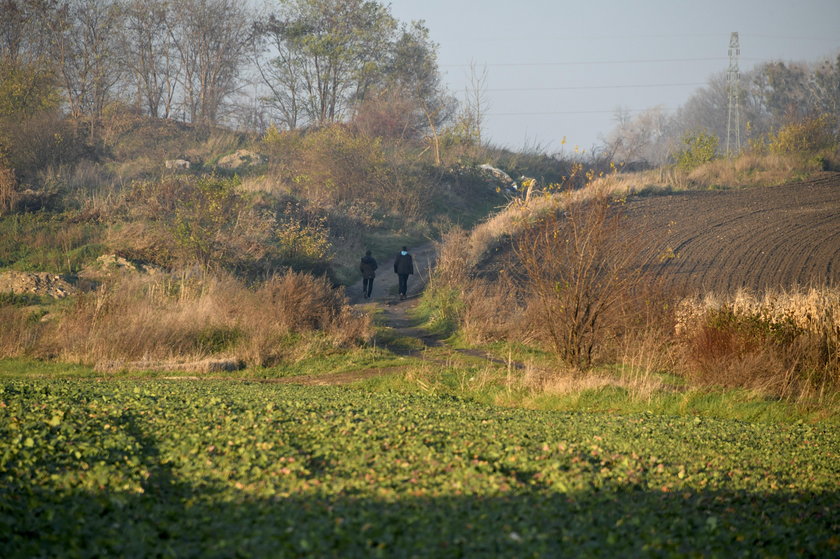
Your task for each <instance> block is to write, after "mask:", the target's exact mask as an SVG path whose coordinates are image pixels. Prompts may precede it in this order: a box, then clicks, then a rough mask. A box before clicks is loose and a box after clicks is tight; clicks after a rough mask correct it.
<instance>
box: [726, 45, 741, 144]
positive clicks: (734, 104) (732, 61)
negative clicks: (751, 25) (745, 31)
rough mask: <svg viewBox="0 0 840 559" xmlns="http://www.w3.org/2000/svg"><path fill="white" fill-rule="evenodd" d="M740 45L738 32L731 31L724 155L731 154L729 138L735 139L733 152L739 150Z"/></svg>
mask: <svg viewBox="0 0 840 559" xmlns="http://www.w3.org/2000/svg"><path fill="white" fill-rule="evenodd" d="M740 54H741V45H740V41H739V40H738V32H737V31H733V32H732V35H730V37H729V70H728V71H727V73H726V75H727V89H728V90H729V114H728V115H727V118H726V156H727V157H729V156H731V155H732V148H731V140H732V139H733V136H734V139H735V142H734V144H735V153H740V152H741V111H740V108H739V106H740V102H739V97H740V96H739V91H738V90H739V82H740V78H741V73H740V71H739V70H738V56H739V55H740Z"/></svg>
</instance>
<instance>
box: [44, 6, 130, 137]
mask: <svg viewBox="0 0 840 559" xmlns="http://www.w3.org/2000/svg"><path fill="white" fill-rule="evenodd" d="M64 15H65V17H61V18H58V19H54V20H52V21H51V22H50V32H51V33H52V37H53V55H54V57H55V62H56V63H57V64H58V67H59V75H60V77H61V83H62V86H63V88H64V91H65V94H66V95H67V102H68V105H69V108H70V114H71V116H72V117H73V118H74V119H81V118H82V117H83V116H85V117H89V118H90V123H91V132H93V130H94V127H95V122H96V120H97V119H98V118H99V117H101V115H102V110H103V109H104V108H105V105H106V104H107V103H108V101H109V100H110V98H111V97H110V96H111V94H112V92H113V88H114V86H115V85H116V84H117V83H118V82H119V81H120V80H121V79H122V77H123V75H124V72H123V68H122V66H121V65H120V64H119V57H118V56H117V53H118V41H117V33H115V31H114V30H115V28H116V27H117V26H118V24H119V21H120V20H119V10H118V6H117V5H116V3H115V2H114V1H113V0H69V2H68V3H67V10H66V12H65V14H64Z"/></svg>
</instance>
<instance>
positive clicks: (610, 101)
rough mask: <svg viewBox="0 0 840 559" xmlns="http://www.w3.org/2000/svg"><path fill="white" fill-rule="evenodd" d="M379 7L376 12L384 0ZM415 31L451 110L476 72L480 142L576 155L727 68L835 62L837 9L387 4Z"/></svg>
mask: <svg viewBox="0 0 840 559" xmlns="http://www.w3.org/2000/svg"><path fill="white" fill-rule="evenodd" d="M385 1H386V3H387V0H385ZM390 4H391V12H392V14H393V15H394V16H395V17H396V18H397V19H399V20H400V21H403V22H408V21H412V20H424V21H425V22H426V25H427V27H428V28H429V30H430V32H431V37H432V40H434V41H435V42H436V43H437V44H438V45H439V61H438V62H439V64H440V68H441V71H442V73H443V75H444V81H445V82H446V84H447V86H448V87H449V89H450V90H451V91H452V92H453V93H454V94H456V95H457V96H458V97H459V98H460V99H462V98H463V97H464V90H465V87H466V84H467V83H468V81H469V75H470V69H469V68H470V64H471V63H474V64H475V66H476V67H477V69H478V70H479V71H482V70H483V69H484V68H486V71H487V74H486V75H487V79H486V85H485V93H486V97H487V101H488V105H489V106H488V110H487V113H488V114H487V118H486V120H485V125H484V132H485V137H488V138H489V140H490V141H491V142H492V143H493V144H495V145H498V146H505V147H509V148H513V149H521V148H523V147H541V148H543V149H546V150H548V151H550V152H553V151H558V150H560V149H561V148H560V139H561V138H563V137H564V136H565V137H566V138H567V144H566V145H565V146H564V147H563V149H565V150H573V149H574V146H575V145H579V146H580V147H581V148H583V149H586V150H587V151H588V150H589V149H590V148H591V147H592V146H593V145H595V144H598V143H600V138H601V137H602V136H605V135H606V134H607V133H608V132H609V131H610V130H611V129H612V127H613V122H614V114H615V110H616V109H617V108H618V107H623V108H626V109H630V110H632V111H638V110H644V109H647V108H651V107H654V106H657V105H661V106H663V107H665V108H667V109H675V108H677V107H679V106H680V105H682V104H683V103H684V102H685V101H686V100H687V99H688V98H689V97H690V96H691V94H692V92H694V91H695V90H696V89H697V88H699V87H701V86H703V85H704V84H705V83H706V82H707V80H708V79H709V78H710V77H711V76H713V75H715V74H717V73H720V72H725V71H726V69H727V67H728V65H729V59H728V53H727V51H728V48H729V39H730V33H731V32H733V31H737V32H738V33H739V35H740V43H741V57H740V68H741V70H742V71H744V70H749V69H750V68H752V67H753V66H755V65H757V64H760V63H761V62H764V61H768V60H784V61H805V62H815V61H818V60H821V59H824V58H826V57H831V58H834V57H836V56H837V55H838V53H840V0H796V1H792V0H636V1H633V0H623V1H622V0H613V1H608V0H562V1H561V0H391V1H390Z"/></svg>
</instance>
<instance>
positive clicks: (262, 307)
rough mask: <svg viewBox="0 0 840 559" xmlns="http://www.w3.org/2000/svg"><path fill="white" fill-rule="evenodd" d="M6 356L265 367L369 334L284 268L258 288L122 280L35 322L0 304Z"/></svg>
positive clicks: (336, 301) (329, 294) (188, 278)
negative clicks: (225, 361)
mask: <svg viewBox="0 0 840 559" xmlns="http://www.w3.org/2000/svg"><path fill="white" fill-rule="evenodd" d="M2 310H3V312H4V313H5V314H6V315H9V316H4V318H5V319H6V320H5V321H4V322H5V324H11V325H12V326H13V328H11V329H6V328H4V329H3V334H2V335H0V348H2V350H3V355H4V356H20V355H35V356H41V357H54V358H59V359H61V360H64V361H70V362H81V363H113V362H143V361H145V362H160V361H169V362H173V363H174V362H185V361H201V360H206V359H207V358H208V357H211V356H212V357H221V358H230V359H236V360H241V361H244V362H245V363H246V364H247V365H249V366H268V365H273V364H276V363H279V362H281V361H283V360H290V359H292V360H293V359H298V358H301V357H303V356H304V355H307V354H308V353H309V352H311V351H317V350H321V349H323V348H324V347H325V346H327V347H339V346H348V345H352V344H354V343H357V342H360V341H363V340H367V339H368V338H369V337H370V330H371V327H370V321H369V318H368V317H366V316H357V315H355V314H354V313H353V312H352V311H351V309H350V308H349V307H348V306H347V304H346V300H345V298H344V295H343V292H342V291H340V290H335V289H333V288H332V286H331V285H329V283H328V282H327V281H326V280H325V279H324V278H316V277H313V276H310V275H308V274H300V273H294V272H288V273H286V274H283V275H280V276H275V277H272V278H270V279H268V280H267V281H265V282H264V283H262V284H260V285H259V286H257V287H256V288H248V287H246V286H245V285H243V284H242V283H240V282H239V281H237V280H235V279H234V278H232V277H230V276H208V275H201V274H193V273H182V274H180V275H170V274H166V275H163V274H160V275H157V276H139V275H128V274H126V275H124V276H122V277H117V278H115V279H113V280H112V281H110V282H109V283H107V284H105V285H103V286H101V287H100V288H99V289H98V290H97V291H95V292H92V293H89V294H86V295H84V296H81V297H80V298H79V299H78V301H77V302H76V304H75V306H73V307H72V308H70V309H68V310H66V311H65V312H64V313H62V314H60V315H58V316H56V317H55V318H53V319H52V320H49V321H47V322H41V323H33V322H32V321H31V320H29V319H27V317H26V313H24V312H23V311H22V310H20V309H13V308H4V309H2Z"/></svg>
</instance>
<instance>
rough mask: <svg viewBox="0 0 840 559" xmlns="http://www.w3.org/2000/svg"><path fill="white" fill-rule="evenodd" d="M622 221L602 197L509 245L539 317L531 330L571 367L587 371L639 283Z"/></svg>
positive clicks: (556, 216)
mask: <svg viewBox="0 0 840 559" xmlns="http://www.w3.org/2000/svg"><path fill="white" fill-rule="evenodd" d="M620 217H621V210H620V208H619V207H618V206H616V205H615V204H613V203H612V202H611V200H610V199H609V198H608V197H606V196H599V197H595V198H593V199H590V200H585V201H580V202H570V203H568V204H567V205H566V210H565V212H564V213H562V214H557V213H554V214H551V215H549V216H548V217H546V218H544V219H542V220H541V221H540V222H539V223H537V224H536V225H535V226H534V227H531V228H529V229H528V230H527V231H526V232H525V233H524V234H523V235H522V236H521V237H520V238H519V240H518V241H517V242H516V243H515V245H514V246H515V253H516V257H517V258H518V261H519V262H520V265H521V270H522V278H521V279H520V281H521V282H522V283H523V286H522V287H523V288H524V289H523V291H524V292H525V293H529V294H530V297H532V303H531V307H532V309H533V310H534V312H535V313H536V320H535V324H534V326H533V328H534V330H535V331H536V332H537V334H538V335H539V336H540V337H543V338H546V339H547V340H548V342H549V343H550V344H551V347H552V349H553V350H554V352H555V354H556V355H557V356H558V357H559V358H560V359H561V360H563V361H565V362H566V363H568V364H570V365H572V366H574V367H582V368H586V367H589V366H590V365H591V364H592V362H593V359H594V357H595V351H596V350H597V348H598V347H599V345H600V344H602V343H603V342H604V338H605V333H606V332H608V331H609V328H610V326H611V321H612V320H613V319H615V318H616V315H617V312H618V310H619V309H620V308H621V306H622V305H623V304H624V303H626V302H627V300H628V297H629V296H630V295H632V294H633V292H634V290H635V289H636V288H638V287H639V285H640V283H641V281H640V279H641V273H640V271H639V269H638V268H636V267H634V266H633V259H634V258H635V252H634V251H633V250H630V248H631V247H630V246H629V242H628V241H627V240H626V239H623V238H622V236H621V230H620V227H619V220H620Z"/></svg>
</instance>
